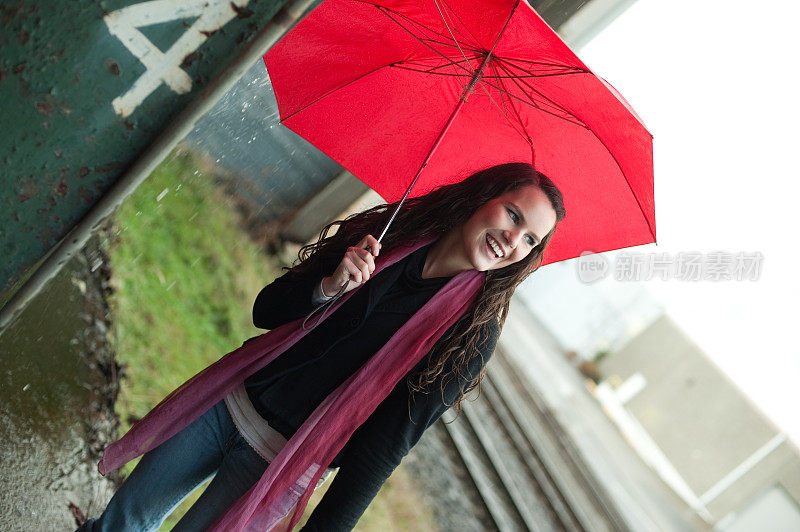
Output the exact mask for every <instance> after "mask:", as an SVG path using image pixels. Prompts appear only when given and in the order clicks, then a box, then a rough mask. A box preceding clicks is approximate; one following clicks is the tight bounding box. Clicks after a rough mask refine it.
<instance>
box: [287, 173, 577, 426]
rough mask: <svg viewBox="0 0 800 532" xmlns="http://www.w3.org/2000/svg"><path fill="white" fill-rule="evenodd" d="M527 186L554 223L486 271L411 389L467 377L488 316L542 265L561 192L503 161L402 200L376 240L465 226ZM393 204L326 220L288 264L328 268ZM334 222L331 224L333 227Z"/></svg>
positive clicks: (298, 269)
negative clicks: (536, 191) (541, 198)
mask: <svg viewBox="0 0 800 532" xmlns="http://www.w3.org/2000/svg"><path fill="white" fill-rule="evenodd" d="M527 185H535V186H538V187H539V188H540V189H541V190H542V191H543V192H544V193H545V195H546V196H547V198H548V199H549V200H550V203H551V204H552V206H553V209H554V210H555V213H556V224H555V226H554V227H553V229H552V230H551V231H550V232H549V233H547V235H545V236H544V237H543V238H542V240H541V242H540V243H539V244H538V245H537V246H536V247H534V248H533V250H532V251H531V252H530V253H529V254H528V256H527V257H525V258H524V259H522V260H521V261H519V262H516V263H514V264H511V265H509V266H506V267H505V268H501V269H498V270H490V271H487V272H486V280H485V282H484V284H483V287H482V289H481V291H480V293H479V294H478V296H477V298H476V300H475V303H474V305H473V307H472V309H471V311H469V312H467V313H466V314H465V315H464V316H462V317H461V319H460V320H459V321H458V322H456V324H455V325H454V326H453V327H452V328H451V329H450V330H449V331H448V333H447V334H445V336H444V337H442V338H441V339H440V340H439V342H437V344H436V346H434V348H433V349H432V351H431V353H430V356H429V363H428V365H427V367H426V368H425V369H424V370H423V371H421V372H419V373H417V374H416V375H413V376H412V375H409V379H408V381H407V383H408V386H409V389H410V390H411V392H412V394H413V392H416V391H424V390H426V389H427V388H428V387H429V386H430V385H431V384H433V383H434V382H435V381H436V380H437V378H439V377H440V376H441V385H440V387H441V393H442V398H443V400H444V386H445V380H444V379H445V377H449V378H455V377H456V376H458V377H460V379H461V380H469V379H468V377H469V375H468V368H469V362H470V359H471V357H473V356H477V355H478V349H477V348H478V343H479V341H481V338H484V339H485V338H487V336H488V333H489V328H490V322H491V321H492V320H497V322H498V325H499V328H500V329H502V327H503V324H504V323H505V320H506V315H507V314H508V306H509V301H510V300H511V296H512V295H513V294H514V289H516V287H517V285H519V284H520V283H521V282H522V281H524V280H525V278H527V277H528V275H530V274H531V273H532V272H534V271H536V269H538V268H539V266H541V263H542V255H543V253H544V249H545V248H546V247H547V244H548V242H550V239H551V238H552V236H553V233H554V232H555V229H556V227H557V226H558V223H559V222H560V221H561V220H563V219H564V217H565V216H566V210H565V209H564V199H563V197H562V195H561V192H560V191H559V190H558V187H556V185H555V183H553V181H552V180H551V179H550V178H549V177H547V176H545V175H544V174H542V173H541V172H538V171H537V170H535V169H534V167H533V165H531V164H528V163H506V164H501V165H497V166H492V167H490V168H487V169H485V170H481V171H479V172H476V173H474V174H472V175H471V176H469V177H468V178H466V179H464V180H463V181H460V182H458V183H454V184H452V185H445V186H440V187H438V188H436V189H434V190H432V191H431V192H429V193H428V194H426V195H424V196H419V197H416V198H411V199H407V200H406V201H405V203H404V204H403V206H402V207H401V208H400V211H399V212H398V213H397V216H396V218H395V219H394V221H393V222H392V225H391V226H390V227H389V230H388V232H387V233H386V236H384V239H383V241H382V243H381V244H382V247H383V248H384V249H393V248H394V247H395V246H397V245H400V244H405V243H408V242H414V241H417V240H421V239H423V238H426V237H429V236H442V235H444V234H445V233H447V232H448V231H450V230H451V229H453V228H455V227H458V226H461V225H463V224H464V223H465V222H466V221H467V220H468V219H469V218H470V217H471V216H472V215H473V214H474V213H475V212H476V211H477V210H478V209H479V208H480V207H482V206H483V205H485V204H486V203H487V202H489V201H491V200H493V199H494V198H496V197H498V196H502V195H503V194H506V193H508V192H511V191H513V190H517V189H519V188H522V187H524V186H527ZM396 207H397V203H396V202H395V203H388V204H387V203H384V204H381V205H378V206H376V207H373V208H371V209H367V210H365V211H362V212H360V213H357V214H353V215H351V216H348V217H347V218H345V219H344V220H336V221H334V222H331V223H330V224H328V225H326V226H325V227H324V228H323V229H322V231H321V232H320V236H319V239H318V240H317V241H316V242H315V243H313V244H308V245H306V246H303V247H302V248H300V251H299V253H298V260H299V262H298V263H296V264H295V265H294V266H293V267H292V271H293V272H295V273H303V274H312V275H329V274H330V273H331V272H327V271H324V269H325V265H330V264H338V263H339V261H340V260H341V258H342V256H343V255H344V253H345V251H346V250H347V248H348V246H352V245H353V244H354V241H355V240H360V239H361V238H362V237H363V236H364V235H366V234H377V232H378V231H380V230H381V229H383V227H384V225H385V224H386V222H387V221H388V219H389V217H390V216H391V215H392V213H393V212H394V210H395V208H396ZM334 229H335V230H336V231H335V232H334V233H333V234H331V233H332V231H333V230H334ZM449 359H452V368H453V369H452V373H448V375H444V374H443V373H444V370H445V367H446V365H447V362H448V360H449ZM485 372H486V367H485V365H484V367H483V369H482V370H481V372H480V374H479V375H478V376H477V377H475V378H474V379H471V382H470V384H469V385H468V386H466V388H464V387H462V390H461V395H460V396H459V398H458V399H457V400H456V402H455V403H454V404H453V405H451V406H454V407H455V408H456V412H457V414H458V413H460V411H461V401H462V400H463V398H464V396H465V395H466V394H467V393H469V392H470V391H471V390H473V389H474V388H475V387H477V386H479V384H480V381H481V380H482V379H483V376H484V375H485ZM465 377H467V379H464V378H465Z"/></svg>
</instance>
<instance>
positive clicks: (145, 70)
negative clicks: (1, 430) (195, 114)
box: [0, 0, 285, 305]
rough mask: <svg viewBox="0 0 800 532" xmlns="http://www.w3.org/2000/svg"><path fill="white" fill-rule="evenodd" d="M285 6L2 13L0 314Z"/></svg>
mask: <svg viewBox="0 0 800 532" xmlns="http://www.w3.org/2000/svg"><path fill="white" fill-rule="evenodd" d="M284 3H285V0H236V1H235V2H230V1H229V0H226V1H221V0H153V1H148V2H125V1H115V0H99V1H98V0H69V1H63V0H62V1H55V0H48V1H37V2H34V1H15V2H3V3H2V5H0V124H2V131H1V132H0V157H2V174H0V178H1V179H2V181H1V182H2V187H1V188H0V305H2V304H3V303H4V302H5V301H6V300H7V299H8V297H10V295H11V294H12V293H13V290H14V287H15V283H18V282H19V281H21V280H23V279H24V278H25V277H26V275H27V274H29V272H30V270H31V267H32V266H33V265H35V263H36V262H37V261H39V260H40V259H41V258H42V257H44V256H45V255H46V253H47V252H48V251H49V250H50V249H51V248H52V247H53V246H54V245H55V244H56V243H57V242H58V241H59V239H61V238H62V237H63V236H64V234H65V233H66V232H67V231H69V229H70V228H71V227H72V226H73V225H74V224H75V223H76V222H77V221H78V220H80V219H81V217H83V216H84V215H85V213H86V212H87V211H88V210H89V209H90V208H91V206H92V205H93V204H94V203H95V202H96V201H97V200H98V198H100V197H101V196H102V195H103V194H104V193H105V192H106V191H107V190H108V189H109V187H110V186H111V185H112V184H113V183H114V182H115V181H116V180H117V179H118V178H119V177H120V175H121V174H122V173H123V172H124V171H125V169H126V168H127V167H128V166H129V165H130V164H131V163H132V162H133V161H134V160H136V158H137V156H138V155H139V154H140V153H141V152H142V151H143V150H144V149H145V147H147V146H148V144H150V142H151V141H152V140H153V139H154V138H155V136H156V135H158V133H159V132H160V131H161V130H162V129H163V128H164V127H165V126H166V125H167V124H169V123H170V121H171V120H172V119H173V118H174V117H175V116H176V115H177V114H178V113H179V112H180V111H181V110H182V109H183V108H184V107H185V106H186V105H187V104H188V103H189V102H190V101H191V100H192V99H194V98H195V97H196V96H197V93H198V92H199V91H201V90H202V89H203V88H204V87H205V86H206V85H207V84H208V83H209V81H210V80H212V79H213V78H214V77H215V76H216V75H217V74H219V73H220V71H221V70H222V69H223V68H224V67H225V66H226V65H227V64H228V62H229V61H231V59H232V58H233V57H235V56H236V55H237V54H238V52H239V51H240V50H241V49H242V48H243V46H244V45H245V44H246V43H247V42H249V40H250V39H251V38H252V37H253V36H254V35H255V33H256V31H257V30H258V29H259V28H260V27H262V26H263V25H264V24H266V23H267V22H268V21H269V20H270V19H271V18H272V17H273V15H274V14H275V13H276V12H277V11H278V10H279V9H280V7H281V6H282V5H283V4H284ZM129 6H132V7H129ZM126 7H128V9H127V10H124V9H123V8H126ZM112 30H113V31H114V32H115V34H112ZM115 105H116V108H115Z"/></svg>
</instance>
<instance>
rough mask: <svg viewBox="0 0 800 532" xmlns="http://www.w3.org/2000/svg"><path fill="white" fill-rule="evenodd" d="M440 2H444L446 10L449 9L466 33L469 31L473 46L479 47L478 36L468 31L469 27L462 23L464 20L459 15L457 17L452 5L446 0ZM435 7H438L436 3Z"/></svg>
mask: <svg viewBox="0 0 800 532" xmlns="http://www.w3.org/2000/svg"><path fill="white" fill-rule="evenodd" d="M441 2H442V3H443V4H444V5H445V6H446V7H447V9H448V10H449V11H450V12H451V13H452V14H453V16H454V17H455V18H456V20H458V22H459V23H460V24H461V27H462V28H464V29H465V30H467V33H469V36H470V37H472V41H473V42H474V43H475V46H477V47H478V48H480V46H481V43H480V41H479V40H478V38H477V37H476V36H475V35H474V34H473V33H472V32H471V31H469V27H468V26H467V25H466V24H464V21H463V20H461V17H459V16H458V15H457V14H456V12H455V10H454V9H453V8H452V7H450V4H448V3H447V0H441ZM436 7H437V9H438V7H439V6H438V5H437V6H436ZM462 35H463V34H462ZM465 41H466V39H465Z"/></svg>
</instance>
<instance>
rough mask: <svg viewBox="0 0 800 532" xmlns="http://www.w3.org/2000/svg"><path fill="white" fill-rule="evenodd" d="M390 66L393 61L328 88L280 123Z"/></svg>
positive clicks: (392, 64)
mask: <svg viewBox="0 0 800 532" xmlns="http://www.w3.org/2000/svg"><path fill="white" fill-rule="evenodd" d="M390 66H394V63H389V64H388V65H381V66H379V67H377V68H373V69H372V70H370V71H368V72H364V73H363V74H361V75H360V76H358V77H355V78H353V79H351V80H350V81H347V82H345V83H343V84H341V85H339V86H338V87H334V88H333V89H330V90H329V91H327V92H326V93H325V94H323V95H321V96H319V97H317V98H315V99H314V100H312V101H310V102H308V103H307V104H305V105H304V106H302V107H301V108H299V109H297V110H296V111H294V112H293V113H291V114H289V115H287V116H285V117H283V118H281V120H280V121H281V123H284V122H285V121H286V120H288V119H290V118H291V117H293V116H294V115H296V114H297V113H299V112H300V111H303V110H305V109H307V108H309V107H311V106H312V105H314V104H315V103H317V102H318V101H320V100H322V99H323V98H325V97H327V96H329V95H331V94H333V93H334V92H336V91H338V90H341V89H343V88H345V87H347V86H348V85H350V84H351V83H355V82H356V81H358V80H360V79H361V78H363V77H366V76H369V75H370V74H373V73H375V72H377V71H378V70H380V69H382V68H386V67H390Z"/></svg>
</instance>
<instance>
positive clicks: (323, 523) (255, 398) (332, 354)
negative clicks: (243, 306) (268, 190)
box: [245, 246, 499, 531]
mask: <svg viewBox="0 0 800 532" xmlns="http://www.w3.org/2000/svg"><path fill="white" fill-rule="evenodd" d="M427 251H428V247H427V246H426V247H423V248H420V249H419V250H417V251H415V252H414V253H412V254H411V255H409V256H408V257H406V258H405V259H403V260H402V261H400V262H398V263H397V264H395V265H392V266H391V267H388V268H386V269H385V270H384V271H382V272H381V273H380V274H378V275H376V276H374V277H373V278H372V279H370V280H369V281H368V282H367V283H366V285H365V286H364V287H363V288H361V289H359V290H358V292H356V293H355V294H353V296H352V297H351V298H350V300H349V301H347V302H346V303H345V304H343V305H342V306H341V307H340V308H339V309H338V310H337V311H336V312H335V313H334V314H332V315H331V316H329V317H328V318H327V319H326V320H325V321H324V322H323V323H322V324H320V325H319V326H317V328H315V329H314V330H313V331H311V332H310V333H308V334H307V335H306V336H305V337H304V338H302V339H301V340H300V341H298V342H297V343H296V344H295V345H294V346H292V347H291V348H290V349H289V350H287V351H286V352H285V353H283V354H282V355H280V356H279V357H278V358H277V359H276V360H274V361H273V362H272V363H270V364H269V365H268V366H267V367H266V368H264V369H263V370H261V371H259V372H256V373H255V374H254V375H252V376H251V377H249V378H248V379H247V380H246V381H245V384H246V387H247V391H248V395H249V396H250V399H251V401H252V402H253V406H254V407H255V408H256V410H257V411H258V412H259V414H261V415H262V416H263V417H264V418H265V419H266V420H267V421H268V422H269V424H270V426H272V427H273V428H275V429H276V430H278V431H279V432H281V433H282V434H283V435H284V436H285V437H286V438H287V439H288V438H290V437H291V435H292V434H293V433H294V432H295V431H296V430H297V428H299V427H300V425H301V424H302V423H303V421H304V420H305V419H306V418H307V417H308V415H309V414H310V413H311V412H312V411H313V410H314V409H315V408H316V406H317V405H319V403H320V402H321V401H322V400H323V399H324V398H325V397H326V396H327V395H328V394H329V393H330V392H331V391H333V390H334V389H335V388H336V387H337V386H338V385H339V384H341V382H343V381H344V380H346V379H347V378H348V377H349V376H350V375H352V374H353V373H354V372H355V371H356V370H357V369H358V368H359V367H360V366H361V365H362V364H363V363H364V362H366V360H367V359H368V358H369V356H371V355H372V353H374V352H375V351H377V349H378V348H380V347H381V346H382V345H383V344H384V343H385V342H386V341H387V340H388V339H389V338H390V337H391V336H392V335H393V334H394V332H395V331H396V330H397V329H398V328H399V327H400V326H402V324H403V323H405V321H407V320H408V319H409V318H410V316H411V315H413V314H414V312H416V310H417V309H419V308H420V307H422V305H424V303H425V302H427V301H428V299H430V297H432V296H433V294H434V293H435V292H436V291H437V290H438V289H439V288H440V287H441V286H443V285H444V284H445V283H446V282H447V281H448V280H449V279H448V278H436V279H422V278H421V272H422V267H423V266H424V263H425V258H426V256H427ZM335 266H336V265H335V264H331V265H327V267H328V268H329V269H330V271H329V272H327V273H325V274H324V275H329V274H330V273H332V271H333V269H334V267H335ZM324 269H325V268H323V270H324ZM321 277H322V275H308V276H300V275H296V274H293V273H291V272H287V273H286V274H285V275H283V276H282V277H280V278H278V279H276V280H275V281H274V282H273V283H271V284H270V285H268V286H266V287H265V288H264V289H263V290H261V292H260V293H259V294H258V297H257V298H256V302H255V305H254V307H253V322H254V323H255V325H256V326H257V327H260V328H264V329H274V328H275V327H277V326H279V325H282V324H283V323H286V322H289V321H292V320H295V319H298V318H302V317H304V316H306V315H307V314H308V313H309V312H310V311H311V310H312V309H313V308H314V306H313V303H312V293H313V291H314V288H315V286H316V285H317V284H318V283H319V281H320V279H321ZM498 335H499V325H498V324H497V323H496V322H493V323H492V327H491V328H490V332H489V335H488V337H487V338H483V339H482V340H481V342H479V346H480V349H479V352H478V353H475V354H473V356H472V357H471V360H470V364H469V371H468V375H467V376H464V377H460V378H459V377H456V376H454V375H453V374H452V373H450V370H451V369H452V366H446V367H445V372H444V375H446V377H445V378H444V382H445V385H444V394H442V392H441V389H440V386H441V382H442V377H441V376H440V377H439V379H438V380H437V381H436V382H435V383H434V384H433V386H432V387H431V388H430V392H429V393H424V392H416V393H414V395H413V398H412V399H411V400H409V399H410V394H409V390H408V387H407V384H406V379H401V380H400V382H398V384H397V385H396V386H395V388H394V389H393V390H392V391H391V392H390V394H389V395H388V396H387V397H386V399H384V400H383V402H381V404H380V405H379V406H378V407H377V408H376V409H375V411H374V412H373V413H372V415H371V416H370V417H369V418H368V419H367V420H366V421H365V422H364V423H363V424H362V425H361V426H360V427H359V428H358V429H357V430H356V432H355V433H353V435H352V437H351V438H350V440H349V441H348V443H347V444H346V445H345V446H344V448H343V449H342V450H341V452H340V453H339V454H338V455H337V456H336V457H335V458H334V460H333V462H332V463H331V465H333V466H339V467H340V470H339V472H338V473H337V474H336V477H335V478H334V481H333V483H332V485H331V486H330V487H329V489H328V491H327V493H326V494H325V496H324V497H323V499H322V501H321V502H320V503H319V504H318V505H317V508H316V509H315V510H314V512H313V514H312V516H311V518H310V519H309V521H308V523H307V524H306V526H305V527H304V528H303V530H326V531H328V530H351V529H352V528H353V527H354V526H355V524H356V523H357V522H358V519H359V518H360V517H361V515H362V514H363V512H364V510H365V509H366V507H367V506H368V505H369V503H370V501H371V500H372V499H373V498H374V497H375V495H376V494H377V492H378V490H379V489H380V487H381V486H382V485H383V483H384V482H385V481H386V479H387V478H388V477H389V476H390V475H391V473H392V472H393V471H394V469H395V468H396V467H397V465H398V464H399V463H400V461H401V460H402V458H403V457H404V456H405V455H406V454H408V452H409V450H410V449H411V448H412V447H413V446H414V444H416V443H417V441H418V440H419V438H420V437H421V436H422V433H423V432H424V431H425V430H426V429H427V428H428V427H429V426H430V425H432V424H433V423H434V422H435V421H436V420H437V419H439V417H441V415H442V414H443V413H444V412H445V410H447V408H448V407H449V405H451V404H452V403H453V402H454V401H455V400H456V399H458V397H459V396H460V392H461V389H462V388H463V387H465V386H466V385H467V384H468V383H469V382H470V381H471V380H472V379H474V378H475V377H477V375H478V374H479V373H480V371H481V369H482V368H483V366H484V365H485V364H486V362H488V360H489V358H490V357H491V355H492V352H493V351H494V348H495V345H496V343H497V337H498ZM446 336H447V335H445V337H446ZM443 338H444V337H443ZM428 361H429V359H428V356H425V357H423V358H422V359H421V360H420V362H419V363H418V364H417V365H416V366H415V368H414V369H412V371H411V372H410V373H409V374H413V373H416V372H417V371H420V370H422V369H424V368H425V367H426V366H427V364H428ZM448 374H449V375H448Z"/></svg>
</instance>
